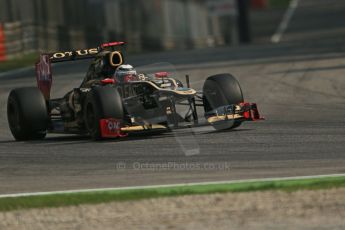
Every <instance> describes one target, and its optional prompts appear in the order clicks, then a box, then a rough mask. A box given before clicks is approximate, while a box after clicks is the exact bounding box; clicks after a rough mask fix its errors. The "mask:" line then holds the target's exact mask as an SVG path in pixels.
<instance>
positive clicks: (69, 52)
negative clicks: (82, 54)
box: [65, 51, 73, 57]
mask: <svg viewBox="0 0 345 230" xmlns="http://www.w3.org/2000/svg"><path fill="white" fill-rule="evenodd" d="M65 55H66V56H68V57H71V56H72V55H73V52H72V51H67V52H65Z"/></svg>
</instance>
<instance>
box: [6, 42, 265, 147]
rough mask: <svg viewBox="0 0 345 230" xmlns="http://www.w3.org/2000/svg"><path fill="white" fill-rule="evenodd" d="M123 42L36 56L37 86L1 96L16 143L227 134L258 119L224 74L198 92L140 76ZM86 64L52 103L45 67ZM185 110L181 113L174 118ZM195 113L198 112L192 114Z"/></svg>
mask: <svg viewBox="0 0 345 230" xmlns="http://www.w3.org/2000/svg"><path fill="white" fill-rule="evenodd" d="M124 44H125V43H124V42H112V43H105V44H102V45H101V46H99V47H97V48H92V49H85V50H76V51H67V52H55V53H50V54H41V55H40V59H39V61H38V62H37V63H36V78H37V87H26V88H17V89H13V90H12V91H11V92H10V94H9V97H8V104H7V114H8V122H9V127H10V129H11V132H12V134H13V136H14V138H15V139H16V140H18V141H22V140H34V139H42V138H44V137H45V136H46V134H47V133H68V134H82V135H85V134H88V135H90V136H91V137H92V138H93V139H95V140H98V139H103V138H116V137H124V136H127V135H128V134H129V133H131V132H137V131H147V130H155V129H174V128H179V127H190V126H197V125H199V124H200V119H199V117H198V110H197V107H199V106H201V107H203V115H204V116H203V118H202V119H203V120H204V121H205V122H204V123H207V124H209V125H211V126H213V127H214V128H215V129H233V128H236V127H238V126H240V125H241V123H242V122H244V121H255V120H260V119H262V118H261V117H260V115H259V112H258V109H257V106H256V104H255V103H246V102H244V100H243V95H242V90H241V87H240V85H239V83H238V81H237V80H236V79H235V78H234V77H233V76H232V75H230V74H217V75H214V76H210V77H208V78H207V79H206V81H205V82H204V85H203V89H202V91H200V92H198V91H196V90H195V89H192V88H191V87H190V83H189V77H188V76H186V85H183V83H182V82H181V81H180V80H178V79H177V78H174V77H172V76H171V72H164V71H158V72H154V71H151V72H150V71H148V72H149V73H148V72H146V73H145V72H142V73H139V72H137V71H136V69H134V68H133V67H132V66H131V65H128V64H125V59H124V55H123V52H122V49H123V46H124ZM81 59H93V62H92V63H91V64H90V67H89V69H88V71H87V74H86V76H85V78H84V80H83V81H82V83H81V85H80V86H79V87H78V88H74V89H72V90H71V91H70V92H67V93H66V95H65V96H64V97H62V98H51V95H50V94H51V93H50V92H51V86H52V69H51V63H56V62H64V61H77V60H81ZM181 106H182V107H185V110H184V111H185V112H184V114H182V115H181V113H179V112H177V108H178V107H181ZM199 113H200V112H199Z"/></svg>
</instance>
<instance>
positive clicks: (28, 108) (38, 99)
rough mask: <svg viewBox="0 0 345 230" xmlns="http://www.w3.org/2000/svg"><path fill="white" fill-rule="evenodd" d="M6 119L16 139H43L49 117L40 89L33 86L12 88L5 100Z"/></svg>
mask: <svg viewBox="0 0 345 230" xmlns="http://www.w3.org/2000/svg"><path fill="white" fill-rule="evenodd" d="M7 120H8V124H9V127H10V130H11V133H12V135H13V137H14V138H15V139H16V140H17V141H25V140H37V139H43V138H44V137H45V136H46V133H47V127H48V121H49V117H48V112H47V105H46V101H45V99H44V97H43V95H42V93H41V91H40V90H39V89H38V88H35V87H26V88H19V89H14V90H12V91H11V92H10V94H9V96H8V101H7Z"/></svg>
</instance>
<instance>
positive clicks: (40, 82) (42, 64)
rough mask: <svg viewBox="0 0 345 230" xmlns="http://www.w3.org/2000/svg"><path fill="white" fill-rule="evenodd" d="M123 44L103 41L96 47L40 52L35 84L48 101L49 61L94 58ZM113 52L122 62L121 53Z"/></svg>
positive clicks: (50, 80) (49, 82)
mask: <svg viewBox="0 0 345 230" xmlns="http://www.w3.org/2000/svg"><path fill="white" fill-rule="evenodd" d="M125 44H126V43H125V42H110V43H103V44H102V45H100V46H99V47H97V48H91V49H83V50H73V51H63V52H55V53H48V54H47V53H46V54H41V55H40V59H39V61H38V62H37V63H36V64H35V67H36V80H37V86H38V88H39V89H40V90H41V92H42V94H43V96H44V98H45V99H46V100H47V101H48V100H49V99H50V90H51V86H52V82H53V77H52V68H51V63H56V62H66V61H75V60H83V59H89V58H94V57H95V56H96V55H97V54H98V53H100V52H102V51H104V50H110V51H114V50H115V48H116V47H118V46H123V45H125ZM115 53H118V55H119V58H121V63H122V55H121V53H120V52H115Z"/></svg>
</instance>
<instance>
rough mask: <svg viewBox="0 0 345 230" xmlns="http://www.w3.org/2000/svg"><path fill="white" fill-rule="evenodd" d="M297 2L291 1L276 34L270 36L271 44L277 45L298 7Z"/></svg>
mask: <svg viewBox="0 0 345 230" xmlns="http://www.w3.org/2000/svg"><path fill="white" fill-rule="evenodd" d="M298 3H299V0H291V2H290V5H289V8H288V9H287V11H286V13H285V15H284V17H283V20H282V22H281V23H280V25H279V27H278V29H277V31H276V33H275V34H274V35H273V36H272V38H271V42H273V43H279V42H280V40H281V38H282V36H283V34H284V32H285V31H286V29H287V28H288V26H289V23H290V20H291V18H292V16H293V14H294V13H295V11H296V9H297V6H298Z"/></svg>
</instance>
